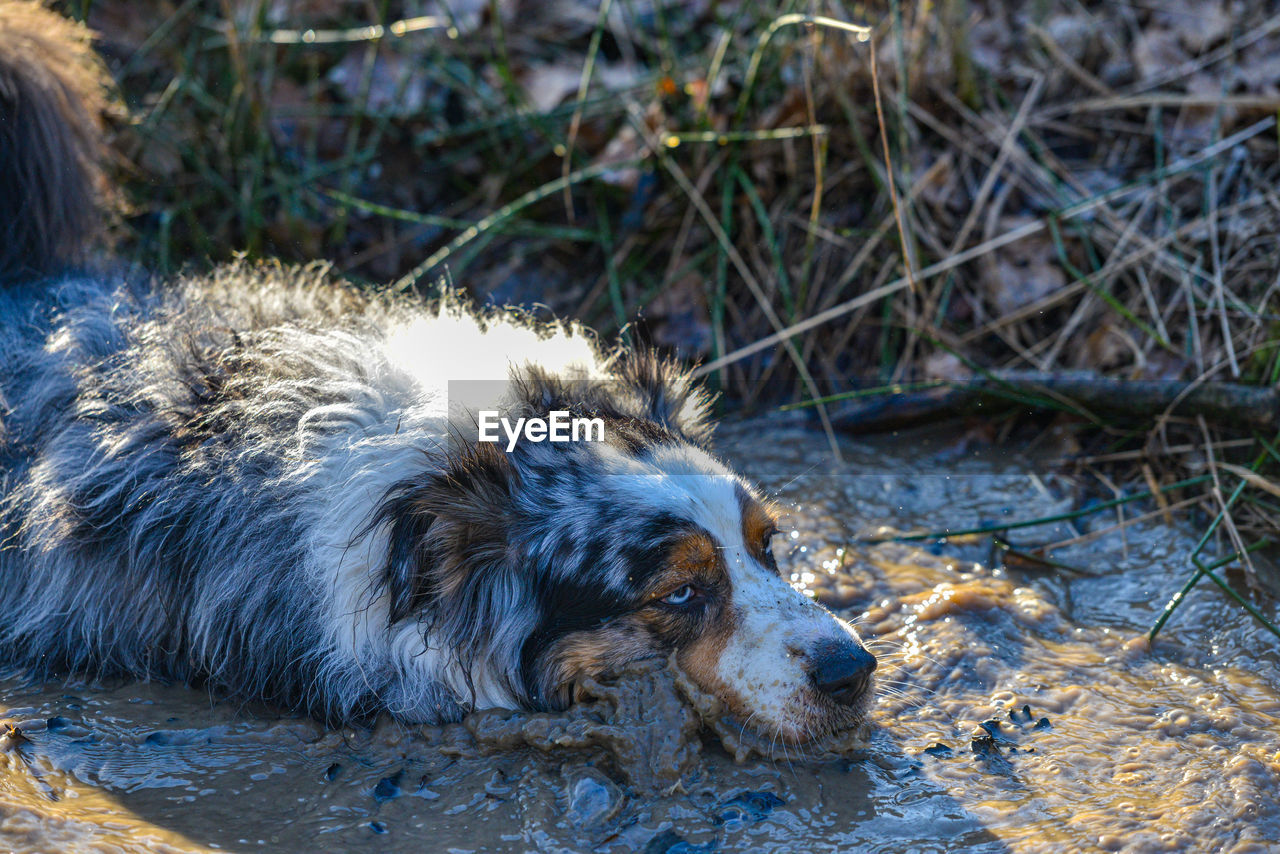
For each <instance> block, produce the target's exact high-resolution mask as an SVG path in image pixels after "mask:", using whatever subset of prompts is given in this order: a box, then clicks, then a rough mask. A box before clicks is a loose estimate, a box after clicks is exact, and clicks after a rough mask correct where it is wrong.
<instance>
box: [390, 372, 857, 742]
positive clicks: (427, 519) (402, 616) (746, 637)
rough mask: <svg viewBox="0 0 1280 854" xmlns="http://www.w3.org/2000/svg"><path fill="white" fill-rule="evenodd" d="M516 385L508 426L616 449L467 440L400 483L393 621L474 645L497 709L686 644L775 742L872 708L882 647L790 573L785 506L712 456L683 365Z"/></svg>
mask: <svg viewBox="0 0 1280 854" xmlns="http://www.w3.org/2000/svg"><path fill="white" fill-rule="evenodd" d="M518 387H519V390H520V393H519V395H518V398H519V399H518V400H517V401H516V402H515V403H514V404H513V405H511V406H509V407H508V410H507V412H506V413H505V414H507V415H509V416H510V417H511V418H512V419H513V420H514V418H515V417H517V416H521V417H525V416H537V415H542V416H545V415H547V413H549V412H552V411H567V412H569V413H571V414H572V415H574V416H579V417H584V418H600V419H601V420H602V421H603V424H604V437H603V441H578V442H566V443H552V442H541V443H536V442H529V441H521V442H519V443H517V444H516V446H515V447H514V448H512V449H510V450H508V449H507V448H506V443H505V439H504V440H503V441H502V442H499V443H486V442H470V441H465V442H461V443H460V445H459V447H458V448H455V451H454V453H453V454H452V455H451V459H450V461H449V467H448V469H447V470H446V471H443V472H437V473H433V474H430V475H427V476H424V477H421V478H416V479H410V480H407V481H405V482H403V483H402V484H400V485H399V486H398V487H397V489H396V490H395V491H394V492H393V494H392V495H391V496H389V498H388V501H387V503H386V504H384V507H383V510H382V517H383V519H384V521H385V522H386V524H387V525H389V527H390V530H391V549H390V560H389V561H388V564H387V567H386V571H385V580H386V583H387V586H388V588H389V592H390V594H391V598H392V602H393V603H394V604H393V609H392V614H391V617H392V620H393V622H395V621H400V620H417V621H419V622H420V623H421V625H422V631H423V632H425V633H427V634H428V635H429V636H430V637H431V638H433V639H439V640H436V642H437V643H439V642H444V643H447V644H449V645H450V646H451V647H452V648H453V649H456V650H459V651H461V654H462V655H463V657H464V660H462V661H460V662H459V665H460V666H459V670H460V671H463V672H465V673H466V674H468V675H469V676H470V677H472V679H473V685H478V686H480V689H479V693H480V694H482V695H486V696H487V698H488V700H489V701H490V702H492V701H494V700H497V699H499V698H500V697H501V695H502V694H503V693H505V694H507V695H508V696H509V697H510V698H511V699H513V700H514V701H516V702H518V703H520V704H522V705H525V706H528V707H532V708H555V707H559V706H563V705H565V704H567V703H568V702H570V701H571V700H572V699H573V697H574V694H575V687H576V686H577V685H578V684H579V683H580V681H581V680H582V679H583V678H584V677H599V676H603V675H607V674H608V673H609V672H611V671H614V670H616V669H617V668H619V667H620V666H621V665H623V664H626V663H627V662H630V661H635V660H638V659H643V658H651V657H654V656H667V655H670V654H671V653H672V652H674V653H675V655H676V657H677V661H678V662H679V664H680V665H681V667H682V669H683V670H684V671H685V672H686V673H687V674H689V675H690V676H691V677H692V678H693V680H694V681H695V682H697V683H698V685H699V686H700V687H701V688H702V689H703V690H705V691H706V692H708V693H711V694H714V695H716V696H718V697H720V698H721V699H722V700H724V701H725V702H726V704H727V705H728V706H729V707H730V708H731V709H732V710H733V711H734V713H735V714H736V716H738V717H739V718H740V720H742V721H743V722H745V723H748V724H749V725H750V726H752V727H754V728H756V729H758V730H762V731H764V732H766V733H768V734H770V735H775V734H776V735H778V736H780V737H781V738H783V739H785V740H787V741H791V742H800V741H804V740H807V739H808V738H810V737H814V736H817V735H821V734H824V733H826V732H830V731H833V730H837V729H841V728H843V727H846V726H850V725H852V724H854V723H856V722H858V721H859V720H860V719H861V717H862V715H863V712H864V710H865V707H866V705H867V704H868V702H869V698H870V695H871V684H872V674H873V671H874V670H875V665H876V661H875V658H874V657H873V656H872V655H871V654H870V653H868V652H867V651H866V649H864V648H863V646H862V644H861V643H860V641H859V639H858V636H857V634H855V632H854V631H853V629H852V628H851V627H850V626H849V625H848V624H847V623H846V622H844V621H842V620H840V619H838V618H837V617H835V616H834V615H832V614H831V613H830V612H828V611H827V610H826V609H824V608H823V607H821V606H820V605H818V604H817V603H815V602H814V601H812V600H811V599H809V598H808V597H806V596H805V595H803V594H802V593H801V592H799V591H797V590H796V589H794V588H793V587H792V586H791V585H790V584H789V583H788V582H787V581H786V580H785V579H784V578H782V577H781V576H780V574H779V571H778V565H777V562H776V561H775V559H774V555H773V551H772V541H773V539H774V537H775V536H776V535H777V533H778V528H777V521H776V515H775V510H774V508H773V507H772V506H771V504H770V502H769V501H767V500H766V499H764V498H763V497H762V496H761V495H760V494H759V493H758V492H756V491H755V490H754V489H753V488H752V487H751V486H750V485H748V484H747V483H745V482H744V481H743V480H742V479H741V478H739V477H738V476H737V475H735V474H734V473H733V472H731V471H730V470H729V469H728V468H726V467H725V466H724V465H723V464H722V463H721V462H719V461H718V460H717V459H716V458H715V457H713V456H712V455H711V454H710V453H709V452H708V450H707V448H706V440H707V439H708V434H709V428H708V425H707V420H706V414H707V400H706V398H705V397H704V396H703V394H702V393H701V392H700V391H699V390H698V389H696V388H695V387H694V386H692V385H691V384H690V382H689V380H688V377H687V375H686V374H684V373H682V372H681V371H679V369H677V368H676V367H675V366H674V365H672V364H669V363H664V362H661V361H659V360H656V359H654V358H651V357H646V356H636V357H632V358H630V359H629V360H627V361H626V362H624V363H623V364H622V365H621V366H620V367H619V368H618V370H617V373H616V374H615V375H614V377H612V378H611V379H610V380H609V381H607V382H599V381H594V380H592V381H588V380H580V381H565V380H563V379H562V378H557V377H552V376H547V375H542V374H539V373H538V372H536V371H531V372H529V373H527V374H526V375H525V376H523V377H522V378H521V381H520V382H519V383H518ZM494 686H498V687H497V690H495V689H494ZM479 702H481V703H483V702H485V697H481V698H480V700H479Z"/></svg>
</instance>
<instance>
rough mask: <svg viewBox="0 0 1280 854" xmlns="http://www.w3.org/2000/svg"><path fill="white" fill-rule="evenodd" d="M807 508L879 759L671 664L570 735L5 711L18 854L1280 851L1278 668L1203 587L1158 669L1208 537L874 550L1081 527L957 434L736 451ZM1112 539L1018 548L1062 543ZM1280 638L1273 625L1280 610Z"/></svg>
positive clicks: (1054, 497)
mask: <svg viewBox="0 0 1280 854" xmlns="http://www.w3.org/2000/svg"><path fill="white" fill-rule="evenodd" d="M726 426H727V429H725V430H723V431H722V436H721V444H722V448H723V450H724V452H725V455H726V456H727V457H728V458H729V459H730V460H731V461H732V462H733V463H734V464H735V465H737V466H738V467H739V468H740V469H743V470H745V471H746V472H747V473H749V474H751V475H753V476H754V477H756V478H757V479H758V480H759V481H760V482H761V483H762V484H763V485H764V486H765V487H766V488H768V489H770V490H772V491H774V492H775V493H776V494H777V496H778V498H779V499H780V501H781V502H782V503H783V505H784V506H786V507H788V508H789V510H790V515H789V517H788V518H787V519H786V520H785V521H786V524H785V525H784V528H785V529H787V530H788V532H789V533H788V537H789V542H790V544H791V546H790V548H789V549H787V548H782V549H779V552H780V554H779V563H780V564H781V565H782V566H783V568H784V570H785V571H787V572H788V573H790V574H791V577H792V581H793V583H794V584H796V585H797V586H798V587H800V588H801V589H803V590H805V591H806V592H807V593H808V594H809V595H813V596H815V597H817V598H818V599H819V600H821V601H823V602H824V603H826V604H828V605H829V606H830V607H833V608H835V609H838V610H840V612H841V613H842V614H844V615H846V616H848V617H850V618H852V619H854V620H855V622H856V624H857V625H858V626H859V628H860V630H861V631H862V633H863V635H864V637H865V638H866V639H867V641H868V643H869V645H870V646H871V647H872V649H873V650H874V651H875V652H876V653H877V655H879V656H880V658H881V661H882V667H881V670H880V698H879V700H878V702H877V705H876V707H875V710H874V713H873V715H872V719H873V727H872V728H871V730H870V731H869V732H867V731H861V732H851V733H846V734H844V736H843V737H842V738H841V739H840V740H838V741H836V742H833V743H829V744H823V745H814V746H809V747H807V748H805V749H804V750H803V751H801V750H799V749H797V748H795V747H794V746H788V745H782V744H780V743H772V742H769V741H768V740H766V739H762V738H760V737H759V736H757V735H755V734H754V733H751V732H746V731H743V730H742V728H741V727H740V726H738V725H737V723H736V722H734V721H733V720H732V719H729V718H726V717H725V716H724V714H723V710H722V709H720V707H719V705H718V703H717V702H716V700H715V698H712V697H706V696H703V695H701V694H700V693H699V692H697V690H696V689H694V688H693V687H692V686H691V685H690V684H689V682H688V680H686V679H684V678H683V677H682V676H681V674H679V672H678V671H676V670H674V669H673V668H672V667H671V666H669V665H668V664H666V663H664V662H650V663H645V664H642V665H638V666H636V667H634V668H632V669H631V670H629V671H628V672H627V673H625V674H622V676H621V678H620V679H619V680H617V681H615V682H610V683H602V684H593V685H589V686H587V695H588V698H589V699H588V701H587V702H584V703H582V704H580V705H578V706H576V707H574V708H573V709H571V710H569V711H568V712H566V713H564V714H555V715H537V714H522V713H516V712H511V711H504V710H486V711H483V712H477V713H475V714H473V715H471V716H470V717H469V718H468V719H467V720H466V721H464V722H463V723H462V724H458V725H454V726H449V727H439V728H425V729H423V728H406V727H401V726H398V725H394V724H389V723H386V724H382V725H380V726H378V727H376V728H374V729H371V730H370V729H347V730H331V729H326V728H325V727H323V726H320V725H319V724H317V723H315V722H312V721H309V720H296V719H291V718H279V717H275V716H273V715H271V714H270V713H269V712H267V711H266V710H263V709H258V708H245V707H238V706H234V705H230V704H226V703H220V702H215V701H213V700H211V699H210V698H209V697H208V696H207V695H206V694H204V693H202V692H200V691H198V690H193V689H189V688H183V687H167V686H159V685H137V684H128V685H114V686H113V685H87V684H81V683H75V682H73V683H70V684H67V685H64V684H56V685H35V686H29V685H24V684H23V683H21V682H20V681H18V680H14V679H10V680H7V681H3V682H0V696H2V697H3V698H4V699H3V701H0V722H3V723H2V724H0V844H3V847H5V848H11V849H13V850H18V851H55V850H56V851H63V850H89V851H98V850H100V851H118V850H148V851H152V850H154V851H204V850H212V849H221V850H227V849H230V850H253V849H257V850H270V851H294V850H296V851H313V850H316V849H317V848H323V849H333V850H356V851H358V850H380V851H383V850H393V851H422V850H429V851H506V850H515V851H524V850H530V851H532V850H537V851H581V850H598V851H632V850H638V851H646V852H667V851H670V852H698V851H708V852H709V851H728V850H752V851H793V850H807V851H837V850H859V851H903V850H913V851H914V850H920V851H929V850H948V851H1008V850H1012V851H1053V852H1057V851H1060V850H1063V849H1068V850H1134V851H1165V850H1211V849H1212V850H1225V851H1240V852H1244V851H1263V850H1274V848H1275V847H1276V845H1277V842H1276V841H1277V840H1280V803H1278V801H1277V796H1276V792H1277V791H1278V790H1280V785H1278V784H1280V655H1278V654H1277V653H1278V649H1280V647H1278V646H1277V644H1276V643H1275V641H1274V639H1272V638H1271V636H1269V635H1267V634H1265V633H1264V632H1263V631H1262V630H1261V629H1260V628H1259V627H1257V626H1256V625H1255V624H1254V623H1252V622H1251V620H1250V618H1249V617H1248V616H1247V615H1246V614H1244V612H1243V611H1242V610H1240V609H1237V608H1234V607H1232V606H1231V605H1229V604H1227V603H1225V602H1224V601H1223V600H1222V599H1221V598H1220V597H1219V596H1218V595H1217V593H1216V592H1215V591H1214V590H1212V589H1210V588H1208V587H1206V588H1205V589H1203V590H1197V591H1196V592H1195V593H1194V594H1193V595H1192V596H1191V597H1190V599H1189V601H1188V602H1187V603H1186V604H1185V605H1184V606H1183V608H1182V609H1181V610H1180V611H1179V612H1178V614H1177V615H1176V616H1175V618H1174V619H1173V621H1171V623H1170V624H1169V626H1168V627H1167V628H1166V630H1165V633H1164V634H1162V635H1161V639H1160V641H1159V642H1158V643H1157V644H1156V645H1155V647H1154V648H1149V647H1148V645H1147V644H1146V643H1145V640H1144V638H1143V635H1144V633H1145V630H1146V629H1147V628H1148V627H1149V625H1150V623H1151V621H1152V620H1153V619H1154V617H1155V614H1156V613H1157V612H1158V610H1159V608H1160V607H1161V606H1162V605H1163V603H1164V602H1165V601H1167V599H1168V597H1169V596H1170V595H1171V594H1172V593H1173V592H1174V591H1175V590H1176V589H1177V588H1178V587H1179V586H1180V585H1181V583H1182V582H1183V581H1184V580H1185V577H1186V572H1187V567H1188V564H1187V562H1186V554H1187V552H1188V551H1189V549H1190V548H1191V546H1192V545H1193V542H1192V535H1193V534H1194V531H1191V530H1189V529H1188V530H1182V529H1177V528H1166V527H1163V526H1159V525H1147V526H1136V527H1131V528H1129V529H1127V530H1126V531H1125V533H1124V535H1123V536H1121V535H1117V534H1109V535H1106V536H1104V537H1101V538H1099V539H1097V540H1094V541H1092V542H1088V543H1084V544H1081V545H1078V546H1072V547H1069V548H1067V549H1064V550H1062V551H1061V552H1059V553H1057V554H1055V556H1054V557H1055V560H1058V561H1060V562H1062V563H1065V564H1068V565H1071V566H1073V567H1075V571H1061V570H1057V569H1053V568H1046V567H1043V566H1029V567H1018V568H1014V567H1012V566H1010V567H1007V568H1006V567H1002V566H1000V565H999V564H998V562H997V561H996V559H995V558H996V557H997V556H996V555H995V554H994V553H993V551H992V549H991V548H990V545H989V542H985V541H972V540H971V541H967V542H965V541H961V542H949V543H924V544H919V545H910V544H892V543H886V544H882V545H860V544H859V543H858V540H859V537H860V536H862V535H867V534H874V533H877V532H884V531H891V530H914V529H941V528H945V527H951V528H959V527H964V526H968V525H972V524H975V523H978V522H984V521H989V520H992V519H1001V518H1008V519H1015V518H1026V517H1029V516H1032V515H1045V514H1048V513H1051V512H1054V511H1060V510H1062V509H1065V508H1066V507H1067V506H1068V505H1070V504H1072V503H1073V502H1074V501H1075V500H1076V499H1075V497H1074V496H1073V495H1072V492H1071V490H1070V488H1069V486H1070V485H1069V484H1067V483H1066V482H1064V481H1060V480H1059V479H1058V478H1057V477H1056V476H1055V475H1053V474H1052V472H1051V471H1050V470H1049V468H1048V467H1047V466H1046V465H1045V464H1044V462H1043V455H1042V456H1041V457H1040V458H1036V457H1030V456H1025V455H1019V454H1015V453H1011V452H1008V451H995V450H992V449H982V448H979V449H977V450H976V451H975V450H973V449H971V448H968V447H966V446H965V445H964V444H963V443H961V442H958V441H956V439H955V438H954V437H953V436H951V435H950V434H949V433H948V432H947V430H945V429H943V430H938V431H933V432H925V433H912V434H910V435H904V436H901V437H885V438H877V439H872V440H866V441H858V442H846V444H845V446H844V452H845V456H846V462H845V464H844V465H842V466H837V465H834V464H832V463H831V462H830V460H829V458H828V457H827V456H826V450H825V448H826V446H825V441H824V440H823V439H822V437H821V436H819V435H815V434H814V433H812V432H811V431H809V430H808V429H807V428H806V427H804V426H803V425H802V424H800V423H799V422H796V421H793V420H791V419H788V418H785V417H778V418H773V419H769V420H765V421H754V422H749V423H745V424H737V425H734V424H729V425H726ZM1115 522H1116V516H1115V515H1114V513H1113V514H1112V515H1110V516H1108V515H1106V514H1100V518H1098V519H1093V520H1086V521H1084V522H1081V523H1077V527H1076V528H1074V529H1071V528H1068V527H1067V526H1062V525H1060V526H1052V527H1051V526H1046V527H1045V528H1044V529H1030V530H1028V531H1023V532H1020V533H1019V534H1018V537H1017V540H1018V542H1028V543H1029V542H1042V541H1049V540H1060V539H1065V538H1067V537H1069V536H1074V535H1077V534H1080V533H1088V532H1089V531H1090V530H1095V529H1101V528H1105V527H1107V526H1108V525H1113V524H1115ZM1266 607H1267V609H1268V612H1269V613H1272V614H1274V613H1275V610H1276V609H1275V607H1274V605H1267V606H1266Z"/></svg>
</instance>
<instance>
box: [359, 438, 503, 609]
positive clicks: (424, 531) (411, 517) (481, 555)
mask: <svg viewBox="0 0 1280 854" xmlns="http://www.w3.org/2000/svg"><path fill="white" fill-rule="evenodd" d="M456 447H457V448H458V450H456V451H455V452H454V453H451V454H450V456H449V458H448V460H447V461H446V464H445V467H444V469H443V470H441V471H435V472H428V473H424V474H422V475H419V476H416V477H413V478H408V479H406V480H403V481H401V482H400V483H398V484H396V485H395V486H394V487H392V488H391V490H390V491H389V492H388V493H387V496H386V498H385V499H384V500H383V502H382V504H381V505H380V506H379V508H378V511H377V513H376V514H375V517H374V520H373V522H372V523H371V525H370V527H371V528H373V527H384V528H385V530H386V531H387V533H388V543H387V557H386V564H385V565H384V567H383V572H382V581H383V584H384V585H385V589H386V591H387V594H388V595H389V597H390V599H391V609H390V619H391V622H393V623H394V622H398V621H399V620H402V619H404V618H406V617H408V616H410V615H412V614H414V613H416V612H419V611H421V610H422V609H423V608H425V607H427V606H428V605H432V604H433V603H442V602H443V603H449V604H448V605H446V606H445V607H446V608H451V607H453V605H455V604H460V600H461V599H464V598H465V599H476V601H474V602H472V603H471V604H470V607H480V606H481V605H482V603H481V602H480V601H479V599H480V598H483V594H484V591H483V589H481V588H484V587H485V586H486V585H491V584H494V583H497V584H499V586H501V583H502V582H501V581H500V580H498V579H497V578H492V577H490V576H500V575H502V574H503V573H505V572H506V564H507V562H508V547H507V546H508V542H509V533H510V527H511V517H512V511H513V509H514V494H515V488H516V481H517V479H518V475H517V473H516V470H515V467H514V466H513V465H512V464H511V463H510V462H509V461H508V460H507V458H506V455H505V454H504V453H503V452H502V450H501V448H500V447H499V446H498V445H497V444H494V443H486V442H481V443H475V444H469V443H466V444H464V443H462V442H460V441H459V442H458V445H457V446H456ZM477 597H479V598H477ZM433 610H436V611H438V610H439V609H433Z"/></svg>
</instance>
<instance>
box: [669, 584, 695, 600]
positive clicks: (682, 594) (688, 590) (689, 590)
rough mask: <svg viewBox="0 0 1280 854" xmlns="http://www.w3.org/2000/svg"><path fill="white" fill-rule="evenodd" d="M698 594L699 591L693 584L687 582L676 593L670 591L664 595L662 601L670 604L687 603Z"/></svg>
mask: <svg viewBox="0 0 1280 854" xmlns="http://www.w3.org/2000/svg"><path fill="white" fill-rule="evenodd" d="M697 594H698V591H697V590H696V589H695V588H694V586H693V585H692V584H686V585H685V586H684V587H681V588H680V589H679V590H676V591H675V592H674V593H668V594H667V595H666V596H663V597H662V601H663V602H666V603H667V604H668V605H687V604H688V603H689V601H690V600H692V599H693V597H694V596H696V595H697Z"/></svg>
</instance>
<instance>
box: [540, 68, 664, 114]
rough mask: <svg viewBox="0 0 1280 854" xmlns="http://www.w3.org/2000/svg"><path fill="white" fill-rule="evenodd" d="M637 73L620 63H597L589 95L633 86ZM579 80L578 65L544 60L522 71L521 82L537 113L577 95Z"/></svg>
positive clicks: (638, 76)
mask: <svg viewBox="0 0 1280 854" xmlns="http://www.w3.org/2000/svg"><path fill="white" fill-rule="evenodd" d="M639 79H640V75H639V74H638V72H637V71H636V69H635V68H633V67H631V66H629V65H624V64H622V63H609V62H597V63H596V67H595V71H594V74H593V76H592V79H591V83H590V89H589V90H588V91H590V92H591V93H592V94H596V95H598V94H600V93H601V92H602V91H604V92H616V91H618V90H621V89H626V88H628V87H629V86H634V85H635V83H636V81H638V80H639ZM581 82H582V65H581V64H570V63H546V64H544V65H535V66H533V67H531V68H529V69H528V70H526V71H525V72H524V74H523V75H522V78H521V81H520V83H521V85H522V86H523V87H524V91H525V95H526V96H527V97H528V98H529V103H530V104H531V105H532V106H533V108H534V110H536V111H537V112H540V113H545V112H548V111H549V110H552V109H555V108H556V107H558V106H560V104H561V103H562V102H563V101H564V100H565V99H566V98H568V97H570V96H577V94H578V87H579V85H581Z"/></svg>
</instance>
